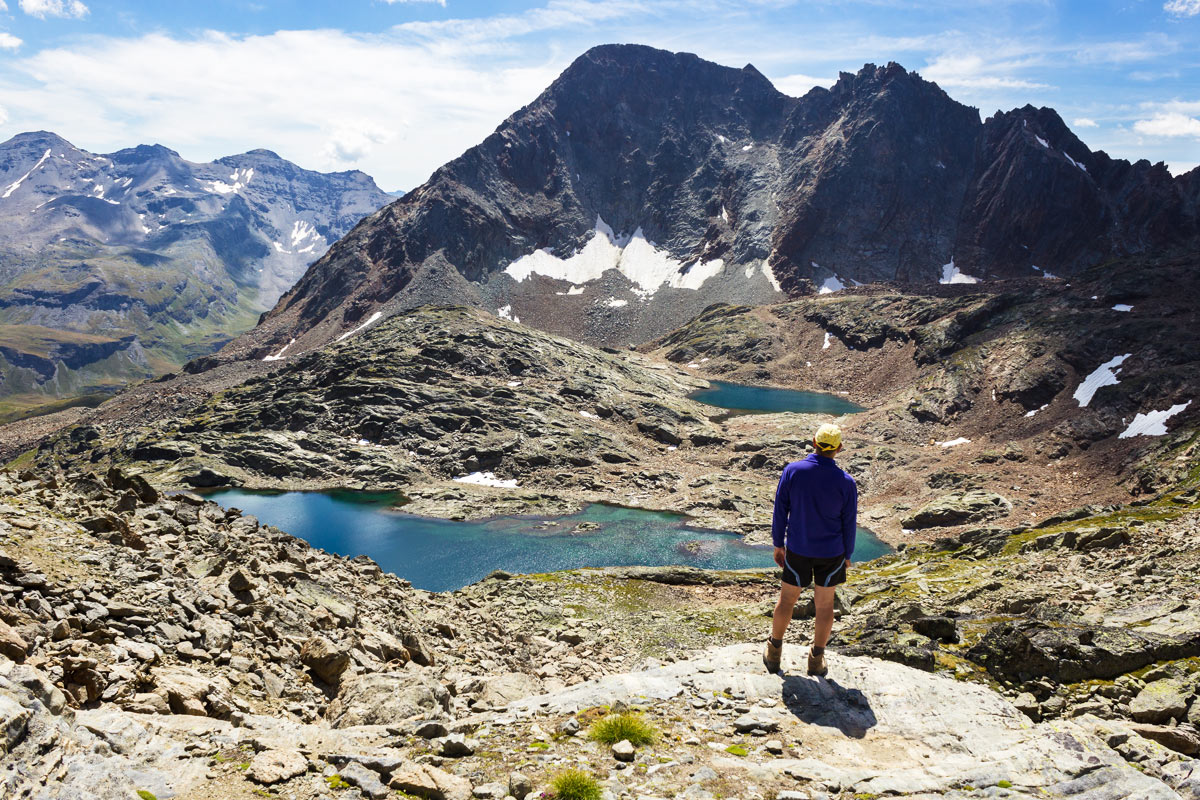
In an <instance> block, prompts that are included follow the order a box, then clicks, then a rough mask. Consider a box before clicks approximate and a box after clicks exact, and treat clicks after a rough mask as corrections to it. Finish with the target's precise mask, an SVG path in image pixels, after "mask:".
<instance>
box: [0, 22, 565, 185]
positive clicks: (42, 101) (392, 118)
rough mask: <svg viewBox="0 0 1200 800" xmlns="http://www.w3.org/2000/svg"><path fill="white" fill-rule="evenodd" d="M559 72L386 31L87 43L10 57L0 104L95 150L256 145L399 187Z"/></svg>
mask: <svg viewBox="0 0 1200 800" xmlns="http://www.w3.org/2000/svg"><path fill="white" fill-rule="evenodd" d="M147 64H153V65H154V80H152V81H151V80H147V79H146V65H147ZM562 66H563V64H562V63H561V62H558V63H554V62H551V63H549V64H528V63H524V64H521V63H516V64H514V62H513V61H512V60H505V59H472V58H470V57H469V56H467V55H463V54H461V53H458V52H457V51H456V49H455V48H453V47H440V46H436V45H433V44H430V43H429V42H426V41H421V42H414V41H412V37H409V36H405V35H402V34H398V33H395V32H392V33H388V34H383V35H364V34H349V33H344V32H341V31H333V30H317V31H279V32H276V33H272V34H269V35H262V36H232V35H229V34H224V33H216V32H211V31H210V32H207V33H203V34H200V35H198V36H196V37H194V38H176V37H173V36H168V35H166V34H162V33H155V34H149V35H146V36H141V37H138V38H117V37H107V36H92V37H85V38H83V39H77V40H75V41H73V42H72V43H71V45H70V46H69V47H64V48H59V49H51V50H43V51H41V52H38V53H35V54H32V55H29V56H27V57H24V58H15V59H13V58H10V59H8V60H7V61H6V62H5V64H4V65H3V68H2V69H0V97H3V98H4V105H5V106H6V107H7V108H8V110H9V116H10V121H11V123H12V124H13V125H14V126H16V127H19V128H20V129H22V130H37V129H43V128H44V129H47V130H53V131H55V132H57V133H59V134H60V135H62V136H64V137H66V138H67V139H68V140H71V141H72V142H73V143H74V144H76V145H78V146H80V147H83V148H85V149H88V150H91V151H93V152H110V151H112V150H117V149H119V148H123V147H129V146H132V145H134V144H138V143H153V142H161V143H162V144H165V145H168V146H169V147H171V148H173V149H175V150H178V151H179V152H180V153H181V154H183V156H184V157H185V158H190V159H192V160H209V159H212V158H217V157H220V156H224V155H229V154H232V153H237V152H243V151H245V150H249V149H251V148H255V147H267V148H269V149H271V150H274V151H276V152H278V153H279V154H280V155H282V156H283V157H284V158H287V159H290V160H292V161H294V162H296V163H298V164H300V165H301V166H304V167H307V168H309V169H345V168H346V166H347V164H351V163H352V164H354V166H356V167H358V168H359V169H362V170H363V171H365V172H367V173H368V174H369V175H371V176H372V177H375V178H376V179H377V180H378V181H379V183H380V185H381V186H382V187H383V188H385V189H397V188H403V189H410V188H413V187H414V186H416V185H418V184H420V183H422V182H423V181H424V180H425V179H426V178H427V177H428V176H429V175H430V173H432V172H433V170H435V169H436V168H437V167H439V166H440V165H442V164H443V163H445V162H446V161H449V160H450V159H452V158H455V157H457V156H458V155H460V154H461V153H462V152H463V151H464V150H466V149H467V148H469V147H472V146H473V145H475V144H478V143H479V142H480V141H482V140H483V139H484V138H485V137H486V136H487V135H488V134H489V133H491V132H492V131H493V130H494V129H495V128H496V126H497V125H498V124H500V122H501V121H503V120H504V119H505V118H506V117H508V116H509V115H510V114H512V113H513V111H515V110H516V109H518V108H520V107H522V106H523V105H525V104H527V103H529V102H530V101H531V100H533V99H534V98H535V97H536V96H537V95H538V94H539V93H540V92H541V91H542V90H543V89H544V88H545V87H546V86H547V85H548V84H549V83H550V82H551V81H552V80H553V79H554V77H555V76H556V75H557V74H558V72H559V71H560V70H561V68H562ZM247 76H253V79H252V80H248V79H247ZM346 120H349V121H351V122H345V121H346ZM389 142H390V143H391V146H390V147H389V146H385V144H386V143H389Z"/></svg>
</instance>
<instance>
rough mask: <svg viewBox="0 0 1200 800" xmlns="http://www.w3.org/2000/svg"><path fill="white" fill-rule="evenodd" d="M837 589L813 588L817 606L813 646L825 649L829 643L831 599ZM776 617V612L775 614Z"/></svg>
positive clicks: (829, 587) (826, 587)
mask: <svg viewBox="0 0 1200 800" xmlns="http://www.w3.org/2000/svg"><path fill="white" fill-rule="evenodd" d="M836 594H837V588H836V587H833V586H814V587H813V596H814V597H813V599H814V601H815V603H816V606H817V619H816V624H815V626H814V628H813V646H814V647H822V648H823V647H825V645H826V644H827V643H828V642H829V634H830V632H832V631H833V598H834V595H836ZM775 613H776V614H777V615H778V613H779V612H778V610H776V612H775Z"/></svg>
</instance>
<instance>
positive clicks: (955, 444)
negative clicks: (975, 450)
mask: <svg viewBox="0 0 1200 800" xmlns="http://www.w3.org/2000/svg"><path fill="white" fill-rule="evenodd" d="M970 443H971V440H970V439H968V438H967V437H965V436H960V437H958V438H957V439H950V440H949V441H946V442H938V446H939V447H958V446H959V445H960V444H970Z"/></svg>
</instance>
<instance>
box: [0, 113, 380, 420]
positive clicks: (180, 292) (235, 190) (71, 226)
mask: <svg viewBox="0 0 1200 800" xmlns="http://www.w3.org/2000/svg"><path fill="white" fill-rule="evenodd" d="M394 199H395V195H389V194H387V193H386V192H383V191H381V190H380V189H379V187H377V186H376V185H375V182H374V181H373V180H372V179H371V178H370V177H369V176H367V175H365V174H363V173H362V172H358V171H350V172H338V173H330V174H325V173H319V172H312V171H309V170H305V169H301V168H299V167H297V166H296V165H295V164H292V163H291V162H288V161H286V160H284V159H282V158H280V157H279V156H277V155H276V154H275V153H272V152H270V151H268V150H253V151H251V152H249V153H244V154H242V155H236V156H229V157H227V158H221V159H218V160H217V161H214V162H212V163H208V164H196V163H192V162H189V161H186V160H184V159H183V158H181V157H180V156H179V154H178V153H176V152H174V151H172V150H169V149H167V148H166V147H162V146H161V145H149V146H147V145H142V146H138V147H134V148H131V149H127V150H121V151H119V152H116V153H110V154H108V155H95V154H92V153H89V152H87V151H84V150H80V149H79V148H77V147H75V146H73V145H72V144H71V143H70V142H67V141H66V140H64V139H62V138H61V137H59V136H56V135H55V134H53V133H48V132H44V131H42V132H37V133H23V134H20V135H18V136H14V137H13V138H12V139H10V140H8V141H7V142H4V143H3V144H0V398H5V397H7V399H8V401H9V403H11V404H16V405H18V406H20V405H28V404H31V403H36V402H37V401H38V400H39V399H42V398H44V396H47V395H49V396H55V395H58V396H65V395H71V394H80V393H86V392H93V391H98V390H104V389H107V388H110V387H115V386H118V385H121V384H123V383H125V382H127V381H128V380H130V379H136V378H143V377H150V376H153V375H157V374H161V373H163V372H165V371H168V370H170V369H174V368H176V367H177V366H179V365H180V364H182V363H184V362H185V361H187V360H189V359H191V358H194V357H196V356H199V355H203V354H204V353H207V352H211V351H212V350H214V349H216V348H218V347H220V346H221V345H222V344H223V343H224V342H226V341H228V340H229V339H230V338H232V337H233V336H234V335H236V334H238V333H240V332H241V331H243V330H245V329H247V328H250V327H252V326H253V325H254V323H255V321H256V317H257V316H258V315H259V314H260V313H261V312H262V311H264V310H266V309H268V308H270V307H271V306H272V305H273V304H274V303H275V301H276V300H277V299H278V298H279V296H280V295H281V294H282V293H283V292H284V291H286V290H287V289H288V288H289V287H291V286H292V284H293V283H295V281H296V279H297V278H299V277H300V276H301V275H302V274H303V273H304V270H305V269H306V268H307V267H308V265H309V264H311V263H312V262H313V261H315V260H316V259H317V258H319V257H320V256H321V255H323V254H324V253H325V251H326V250H327V249H328V247H329V244H330V243H331V242H333V241H336V240H337V239H338V238H340V237H341V236H343V235H344V234H345V233H346V232H347V231H349V230H350V228H351V227H352V226H353V225H354V224H355V223H357V222H358V221H359V220H360V219H361V218H362V217H363V216H365V215H367V214H370V213H371V212H373V211H375V210H377V209H378V208H379V207H380V206H382V205H384V204H385V203H387V202H389V201H390V200H394Z"/></svg>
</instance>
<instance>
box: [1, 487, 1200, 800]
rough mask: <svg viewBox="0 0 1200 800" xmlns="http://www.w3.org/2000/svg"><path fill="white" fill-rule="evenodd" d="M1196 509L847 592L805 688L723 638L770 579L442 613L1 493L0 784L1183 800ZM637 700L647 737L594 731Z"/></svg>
mask: <svg viewBox="0 0 1200 800" xmlns="http://www.w3.org/2000/svg"><path fill="white" fill-rule="evenodd" d="M1195 501H1196V497H1195V493H1194V492H1193V493H1192V494H1191V495H1187V494H1186V493H1183V494H1181V495H1177V496H1174V497H1171V498H1164V499H1163V501H1162V502H1161V503H1159V504H1157V505H1151V506H1146V507H1144V508H1142V509H1130V510H1127V511H1125V512H1121V513H1120V514H1118V515H1115V516H1114V515H1111V514H1110V515H1108V516H1106V517H1103V518H1095V517H1088V516H1087V512H1086V510H1085V511H1081V512H1080V513H1079V514H1077V515H1068V516H1078V517H1079V519H1073V520H1071V519H1064V520H1059V521H1055V522H1053V523H1052V524H1049V525H1046V526H1044V527H1043V528H1040V529H1034V530H1025V531H1021V530H1016V531H1014V530H987V529H984V530H981V531H978V532H974V533H969V534H963V535H960V536H959V537H958V538H957V539H955V540H946V541H943V542H942V543H940V544H939V545H937V546H936V547H934V546H925V547H914V548H910V549H909V550H908V551H906V552H904V553H900V554H897V555H895V556H889V557H887V558H885V559H881V560H879V561H877V562H873V563H872V564H869V565H863V566H862V567H859V568H856V569H855V570H854V572H853V578H852V582H851V584H850V586H849V587H848V591H846V592H844V593H843V597H844V600H845V607H844V608H843V609H842V612H841V613H840V617H841V622H840V623H839V629H838V634H837V637H838V638H837V639H835V642H834V644H835V652H836V655H835V657H834V658H833V667H832V669H831V673H830V676H829V678H828V679H825V680H817V679H811V678H808V677H806V676H804V675H802V674H800V673H799V672H798V670H796V669H794V668H793V666H792V665H794V664H795V663H796V662H797V661H798V659H799V658H800V657H801V656H802V650H801V648H799V647H798V646H793V645H789V649H788V651H787V653H788V656H787V658H786V659H785V666H788V670H787V674H786V675H784V676H782V677H780V676H771V675H767V674H766V673H765V672H763V671H762V669H761V664H760V662H759V654H758V652H757V648H758V645H757V644H738V643H739V642H741V643H744V642H756V641H757V640H758V639H759V638H761V635H762V632H763V630H764V629H765V625H766V617H765V614H766V613H768V609H769V606H770V604H771V599H772V595H773V594H774V592H775V588H776V586H777V584H775V582H774V580H775V578H774V576H773V575H769V574H766V573H761V572H748V573H706V572H701V571H697V570H687V569H678V568H667V569H661V570H651V569H626V570H585V571H581V572H575V573H560V574H555V575H548V576H528V577H521V578H515V577H512V576H507V575H497V576H494V577H493V578H490V579H489V580H486V581H483V582H481V583H479V584H476V585H474V586H470V587H467V588H465V589H463V590H460V591H458V592H454V593H449V594H430V593H426V592H421V591H417V590H414V589H412V588H410V587H409V586H408V585H407V584H406V583H405V582H404V581H402V580H400V579H399V578H396V577H395V576H392V575H388V574H386V573H383V572H381V571H380V570H379V568H378V567H377V566H376V565H375V564H373V563H372V562H371V561H370V560H369V559H365V558H359V559H353V560H349V559H345V558H341V557H338V556H334V555H330V554H327V553H324V552H321V551H314V550H312V549H311V548H309V547H308V546H307V545H306V544H305V543H303V542H302V541H299V540H297V539H294V538H293V537H291V536H288V535H287V534H284V533H282V532H280V531H278V530H275V529H273V528H270V527H265V526H261V525H260V524H259V523H258V522H257V521H256V520H254V519H253V518H251V517H246V516H242V515H241V514H239V513H237V512H236V511H226V510H224V509H222V508H220V507H219V506H216V505H215V504H213V503H209V502H205V501H204V500H203V499H201V498H199V497H196V496H194V495H190V494H177V495H171V496H166V495H161V494H160V493H159V492H158V491H156V490H155V489H154V488H153V487H151V486H150V485H149V484H147V483H146V482H145V481H144V480H143V479H140V478H138V477H131V476H127V475H126V474H124V473H122V472H120V471H118V470H112V471H110V472H109V473H108V474H107V475H106V476H104V477H103V478H100V477H96V476H94V475H87V474H82V473H80V474H75V475H71V476H68V475H65V474H62V473H40V474H38V473H24V474H22V475H19V476H18V475H15V474H13V473H0V598H2V601H3V602H2V603H0V620H3V622H2V623H0V731H2V732H3V739H2V740H0V741H2V742H3V745H4V752H5V753H6V755H5V756H4V758H3V759H2V760H0V786H3V788H4V796H5V797H18V798H23V797H79V798H84V797H88V798H91V797H103V798H108V797H113V798H118V797H130V798H132V797H135V796H141V797H142V798H145V797H147V796H150V795H153V796H155V797H159V798H164V797H183V798H229V797H232V798H237V797H251V796H262V795H264V794H265V795H270V796H284V797H293V798H316V797H338V798H354V797H360V796H361V797H372V798H376V797H386V796H400V795H399V794H397V793H404V794H407V796H420V797H428V798H435V799H437V798H468V797H484V798H486V797H497V798H499V797H505V796H507V795H512V796H515V797H525V796H528V795H530V793H534V796H536V795H537V794H538V793H541V792H543V791H545V790H547V787H549V786H550V784H551V781H552V780H553V778H554V776H555V775H556V774H558V773H560V772H561V771H563V770H564V769H566V768H568V767H572V768H580V769H583V770H584V771H586V772H588V773H591V774H592V775H594V776H596V777H597V779H598V780H599V781H600V782H601V783H602V785H603V787H604V790H605V792H606V796H608V797H614V798H616V797H672V796H687V797H694V798H716V797H744V798H766V797H776V798H783V797H799V798H808V797H826V796H843V797H850V796H855V797H859V798H861V797H865V796H875V795H880V794H900V795H905V796H913V797H972V796H979V797H984V796H988V797H991V796H1011V797H1045V796H1051V797H1054V796H1079V797H1139V798H1143V797H1162V798H1172V797H1200V768H1198V767H1197V762H1196V761H1195V760H1194V758H1193V756H1195V755H1196V754H1197V752H1198V750H1200V747H1198V746H1197V745H1200V736H1198V735H1197V723H1198V722H1200V719H1198V718H1197V715H1198V714H1200V701H1198V700H1197V689H1198V683H1200V603H1198V602H1197V598H1196V597H1195V596H1194V592H1193V593H1191V594H1189V593H1188V590H1187V587H1188V586H1194V576H1195V574H1197V570H1198V569H1200V548H1198V547H1197V542H1198V541H1200V540H1198V538H1197V530H1198V524H1200V521H1198V518H1197V517H1198V515H1197V513H1196V512H1195V511H1194V510H1192V505H1194V503H1195ZM796 613H797V617H799V618H801V621H800V622H799V623H798V625H797V630H796V631H795V632H794V634H793V637H792V639H793V641H799V640H800V639H801V637H802V635H803V630H804V625H805V624H806V623H805V622H804V621H803V619H802V618H803V617H805V615H806V609H804V608H800V607H798V609H797V612H796ZM852 654H857V655H852ZM622 706H624V707H626V708H631V709H634V710H640V711H641V712H643V719H644V720H645V721H646V722H648V723H649V724H650V725H651V726H652V727H653V729H654V730H655V731H656V733H657V739H656V741H655V742H654V743H652V744H649V745H645V746H642V747H640V748H633V747H630V746H629V745H628V744H627V743H626V744H625V745H620V744H619V745H618V746H616V747H610V746H608V745H607V744H600V743H599V742H596V741H593V740H591V739H590V738H589V737H588V736H587V732H588V731H589V730H590V729H591V726H592V724H593V723H594V722H595V721H596V720H597V719H598V718H601V717H603V716H605V715H606V714H608V713H610V712H611V711H613V710H620V709H621V707H622ZM139 793H145V794H140V795H139Z"/></svg>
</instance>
